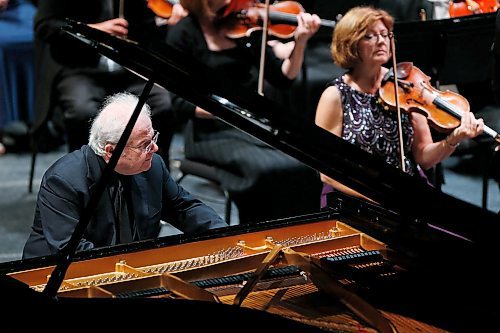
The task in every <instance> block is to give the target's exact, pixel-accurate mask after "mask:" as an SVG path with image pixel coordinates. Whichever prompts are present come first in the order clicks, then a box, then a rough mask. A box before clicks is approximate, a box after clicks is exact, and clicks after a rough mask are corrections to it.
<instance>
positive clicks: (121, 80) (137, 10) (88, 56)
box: [34, 0, 175, 165]
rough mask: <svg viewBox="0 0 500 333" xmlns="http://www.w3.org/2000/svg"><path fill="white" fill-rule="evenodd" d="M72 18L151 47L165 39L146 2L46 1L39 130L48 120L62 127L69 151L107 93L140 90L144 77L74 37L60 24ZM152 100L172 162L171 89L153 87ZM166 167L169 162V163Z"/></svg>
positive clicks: (39, 61)
mask: <svg viewBox="0 0 500 333" xmlns="http://www.w3.org/2000/svg"><path fill="white" fill-rule="evenodd" d="M65 18H70V19H73V20H76V21H80V22H83V23H87V24H88V25H89V26H90V27H93V28H95V29H99V30H102V31H104V32H107V33H109V34H113V35H116V36H123V37H128V38H130V39H133V40H135V41H138V42H141V43H142V44H145V45H150V44H151V43H154V42H155V41H158V40H163V38H164V32H163V30H160V29H158V27H157V26H156V24H155V15H154V13H153V12H152V11H151V10H150V9H149V8H148V7H147V2H146V1H144V0H121V1H117V0H104V1H103V0H88V1H82V2H74V1H65V0H44V1H40V2H39V4H38V11H37V14H36V17H35V52H36V81H37V86H36V115H37V119H36V122H35V125H34V129H35V131H37V130H40V131H42V130H43V125H44V123H45V122H46V121H47V120H48V119H53V120H54V123H55V124H59V127H62V128H64V129H63V130H64V131H65V133H66V136H67V141H68V144H69V149H70V151H71V150H75V149H79V148H80V147H81V146H82V145H83V144H86V143H87V137H88V131H89V126H90V120H91V119H92V118H93V117H94V116H95V115H96V111H97V110H98V109H99V106H100V103H101V101H102V100H103V99H104V98H105V96H107V95H110V94H113V93H116V92H119V91H129V92H132V93H135V94H140V92H141V91H142V88H143V86H144V84H145V83H144V81H143V80H142V79H141V78H139V77H137V76H136V75H134V74H132V73H130V72H128V71H126V70H125V69H123V68H122V67H121V66H119V65H117V64H116V63H114V62H111V61H109V59H107V58H105V57H102V56H99V54H98V53H97V52H95V50H92V49H91V48H88V47H87V46H84V45H83V44H81V43H79V42H77V41H74V40H73V39H72V38H71V37H69V36H67V35H66V34H65V33H64V32H63V31H62V30H61V27H62V26H63V25H64V24H65V22H64V19H65ZM148 103H149V104H150V105H151V108H152V113H153V123H154V125H155V127H156V128H158V129H159V130H160V131H161V132H162V136H161V138H160V141H159V142H158V144H159V147H160V151H159V154H160V155H161V156H162V157H163V158H164V160H165V162H166V163H168V149H169V146H170V141H171V138H172V135H173V132H174V124H175V123H174V114H173V112H172V109H171V97H170V94H169V92H167V91H166V90H164V89H162V88H160V87H157V86H155V87H154V88H153V90H152V92H151V94H150V97H149V99H148ZM167 165H168V164H167Z"/></svg>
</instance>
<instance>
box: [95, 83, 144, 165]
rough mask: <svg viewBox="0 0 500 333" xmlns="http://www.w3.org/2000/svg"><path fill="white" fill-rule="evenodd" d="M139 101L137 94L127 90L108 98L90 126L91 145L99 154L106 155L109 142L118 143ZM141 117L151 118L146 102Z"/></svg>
mask: <svg viewBox="0 0 500 333" xmlns="http://www.w3.org/2000/svg"><path fill="white" fill-rule="evenodd" d="M138 102H139V98H138V97H137V96H135V95H133V94H130V93H127V92H123V93H117V94H114V95H111V96H109V97H108V98H106V100H105V101H104V103H103V105H102V107H101V110H100V111H99V114H98V115H97V117H95V119H94V121H93V122H92V127H91V128H90V135H89V146H90V147H91V148H92V150H93V151H94V152H95V153H96V154H97V155H99V156H103V155H104V153H105V150H104V147H105V146H106V144H107V143H113V144H116V143H118V140H119V139H120V136H121V135H122V133H123V130H124V129H125V126H127V123H128V121H129V119H130V116H131V115H132V113H133V111H134V109H135V107H136V105H137V103H138ZM140 117H148V118H150V119H151V108H150V107H149V105H147V104H144V106H143V107H142V110H141V114H140V115H139V118H140Z"/></svg>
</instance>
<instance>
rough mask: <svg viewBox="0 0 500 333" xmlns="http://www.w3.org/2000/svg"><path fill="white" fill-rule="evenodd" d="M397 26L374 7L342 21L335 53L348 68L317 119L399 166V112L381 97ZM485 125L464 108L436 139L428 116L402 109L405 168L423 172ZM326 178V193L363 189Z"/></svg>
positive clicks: (327, 94) (358, 9)
mask: <svg viewBox="0 0 500 333" xmlns="http://www.w3.org/2000/svg"><path fill="white" fill-rule="evenodd" d="M392 28H393V18H392V17H391V16H390V15H389V14H388V13H387V12H385V11H383V10H378V9H374V8H371V7H356V8H353V9H351V10H349V11H348V12H347V13H346V15H345V16H344V17H343V18H342V19H341V20H340V21H339V22H338V24H337V26H336V28H335V31H334V33H333V40H332V47H331V54H332V57H333V59H334V61H335V63H336V64H337V65H339V66H340V67H342V68H344V69H346V70H347V72H346V73H345V74H344V75H342V76H341V77H338V78H336V79H334V80H333V81H332V82H330V84H329V87H328V88H326V90H325V91H324V92H323V94H322V96H321V99H320V101H319V103H318V107H317V112H316V124H317V125H318V126H320V127H322V128H324V129H326V130H328V131H330V132H332V133H334V134H335V135H337V136H340V137H342V138H343V139H345V140H347V141H349V142H350V143H352V144H355V145H357V146H359V147H360V148H362V149H363V150H365V151H367V152H369V153H371V154H374V155H376V156H380V157H381V158H383V159H384V160H385V161H386V162H387V163H388V164H390V165H392V166H396V167H397V166H399V163H400V158H399V142H398V129H397V113H396V112H394V111H387V110H385V109H384V105H383V104H382V103H381V102H379V99H378V91H379V89H380V87H381V85H382V80H383V78H384V76H385V75H386V74H387V72H388V69H387V68H385V67H383V65H384V64H386V63H387V62H388V61H389V59H390V58H391V50H390V47H391V46H390V45H391V38H392V37H393V35H392ZM483 126H484V124H483V120H482V119H475V117H474V114H473V113H472V112H464V114H463V116H462V120H461V124H460V126H459V127H457V128H456V129H454V130H453V132H451V133H450V134H449V135H448V136H447V137H446V138H445V139H444V140H441V141H438V142H433V139H432V136H431V131H430V128H429V125H428V122H427V119H426V117H425V116H423V115H422V114H420V113H417V112H412V113H410V114H406V113H403V114H402V127H403V135H402V136H403V142H404V153H405V156H406V159H405V167H406V172H408V173H409V174H411V175H420V174H421V172H420V167H421V168H423V169H428V168H431V167H432V166H434V165H435V164H437V163H439V162H440V161H442V160H444V159H445V158H447V157H448V156H450V154H451V153H453V151H454V150H455V148H456V147H457V146H458V144H459V143H460V142H462V141H464V140H466V139H469V138H473V137H475V136H477V135H479V134H481V133H482V131H483ZM321 179H322V181H323V182H324V183H325V186H324V190H323V194H326V193H327V192H329V191H331V190H332V187H333V188H336V189H339V190H341V191H344V192H346V193H349V194H353V195H359V194H358V193H356V192H354V191H353V190H351V189H348V188H346V187H345V186H343V185H342V184H339V183H338V182H336V181H334V180H333V179H331V178H329V177H327V176H325V175H321ZM323 199H324V197H323Z"/></svg>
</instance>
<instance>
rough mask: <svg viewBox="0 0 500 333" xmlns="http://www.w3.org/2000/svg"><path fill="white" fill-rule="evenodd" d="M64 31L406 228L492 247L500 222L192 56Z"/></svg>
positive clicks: (81, 27)
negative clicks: (398, 218) (397, 217)
mask: <svg viewBox="0 0 500 333" xmlns="http://www.w3.org/2000/svg"><path fill="white" fill-rule="evenodd" d="M65 31H66V32H67V33H68V34H69V35H70V36H72V37H74V38H76V39H77V40H79V41H81V42H82V43H84V44H86V45H88V46H89V47H92V48H94V49H95V50H96V51H97V52H99V53H101V54H102V55H104V56H107V57H109V58H111V59H112V60H114V61H116V62H117V63H119V64H121V65H123V66H124V67H126V68H127V69H129V70H130V71H132V72H134V73H136V74H137V75H139V76H141V77H144V78H146V79H150V80H153V81H154V82H155V83H156V84H158V85H160V86H162V87H164V88H166V89H168V90H170V91H171V92H173V93H176V94H178V95H180V96H182V97H183V98H185V99H186V100H188V101H190V102H192V103H193V104H196V105H199V106H201V107H203V108H204V109H206V110H209V111H210V112H211V113H213V114H214V115H216V116H217V117H219V118H220V119H221V120H223V121H225V122H226V123H228V124H230V125H232V126H235V127H237V128H239V129H240V130H242V131H245V132H247V133H249V134H250V135H252V136H254V137H256V138H258V139H260V140H262V141H264V142H266V143H268V144H269V145H271V146H274V147H275V148H277V149H280V150H281V151H283V152H285V153H287V154H289V155H290V156H293V157H295V158H297V159H298V160H300V161H302V162H303V163H305V164H307V165H309V166H310V167H312V168H314V169H316V170H318V171H320V172H322V173H324V174H326V175H328V176H330V177H331V178H333V179H336V180H338V181H340V182H341V183H343V184H345V185H347V186H349V187H351V188H353V189H355V190H357V191H359V192H360V193H362V194H364V195H366V196H368V197H370V198H373V199H374V200H376V201H377V202H379V203H380V204H381V205H382V206H383V207H385V208H387V209H389V210H392V211H395V212H397V213H398V214H401V215H402V216H404V217H405V218H407V219H408V221H413V222H414V223H417V224H427V226H428V227H430V228H433V229H435V230H439V231H440V232H446V233H451V234H452V235H454V236H456V237H458V238H461V239H462V240H463V241H465V242H473V243H475V242H480V243H483V242H484V241H486V240H489V239H491V240H493V237H494V236H493V235H494V234H495V231H497V230H498V223H497V222H499V221H500V219H499V216H497V215H495V214H493V213H491V212H488V211H485V210H482V209H480V208H479V207H476V206H474V205H471V204H468V203H466V202H463V201H461V200H458V199H456V198H454V197H451V196H449V195H447V194H444V193H442V192H440V191H438V190H436V189H434V188H431V187H430V186H429V185H427V184H425V183H423V182H422V181H421V180H419V179H416V178H414V177H411V176H409V175H407V174H404V173H402V172H400V171H399V170H398V169H396V168H394V167H391V166H389V165H387V164H386V163H385V162H384V161H383V160H381V159H379V158H377V157H375V156H373V155H371V154H369V153H367V152H365V151H363V150H361V149H360V148H358V147H356V146H354V145H351V144H349V143H348V142H346V141H344V140H343V139H341V138H339V137H337V136H335V135H333V134H331V133H330V132H328V131H326V130H324V129H322V128H320V127H318V126H316V125H315V124H312V123H310V122H309V121H306V120H305V119H301V118H300V117H297V116H294V115H291V114H290V113H288V112H286V110H284V109H283V108H282V107H281V106H280V105H278V104H276V103H274V102H273V101H271V100H269V99H267V98H265V97H263V96H260V95H259V94H257V93H256V92H253V91H249V90H248V89H245V88H243V87H241V86H239V85H238V84H236V83H234V82H229V79H228V78H222V77H220V76H218V75H217V73H216V72H214V71H212V70H211V69H210V68H208V67H207V66H205V65H204V64H201V63H199V62H197V61H196V59H195V58H194V57H192V56H190V55H187V54H183V53H181V52H179V51H178V50H176V49H173V48H171V47H169V46H168V45H164V44H162V45H157V46H155V48H154V49H152V48H146V47H144V46H142V45H140V44H138V43H136V42H134V41H131V40H128V39H124V38H117V37H114V36H111V35H108V34H106V33H104V32H101V31H99V30H96V29H92V28H90V27H88V26H87V25H85V24H81V23H78V22H74V21H70V22H69V24H68V26H67V27H66V28H65ZM318 199H319V198H318ZM471 217H474V223H473V224H474V225H472V223H471V221H470V218H471Z"/></svg>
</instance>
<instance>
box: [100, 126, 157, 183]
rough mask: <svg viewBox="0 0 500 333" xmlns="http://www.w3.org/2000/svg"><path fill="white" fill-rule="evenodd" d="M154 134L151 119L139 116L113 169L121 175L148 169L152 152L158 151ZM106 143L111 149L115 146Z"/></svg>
mask: <svg viewBox="0 0 500 333" xmlns="http://www.w3.org/2000/svg"><path fill="white" fill-rule="evenodd" d="M154 136H155V132H154V130H153V127H152V125H151V120H150V119H148V118H145V117H139V119H138V120H137V123H136V125H135V127H134V129H133V130H132V133H131V134H130V138H129V140H128V141H127V145H126V146H125V148H124V149H123V152H122V155H121V156H120V159H119V160H118V163H117V164H116V167H115V171H116V172H118V173H119V174H122V175H135V174H138V173H141V172H144V171H148V170H149V169H150V168H151V161H152V158H153V154H154V153H155V152H157V151H158V146H157V145H156V142H155V141H154ZM108 145H111V148H112V151H113V150H114V148H115V146H116V145H112V144H108ZM107 161H109V158H108V159H107Z"/></svg>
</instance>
